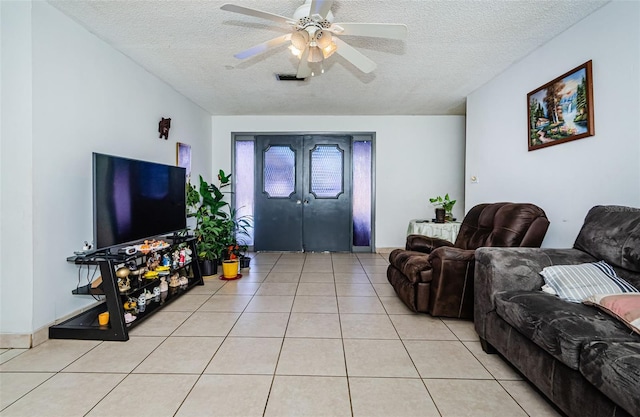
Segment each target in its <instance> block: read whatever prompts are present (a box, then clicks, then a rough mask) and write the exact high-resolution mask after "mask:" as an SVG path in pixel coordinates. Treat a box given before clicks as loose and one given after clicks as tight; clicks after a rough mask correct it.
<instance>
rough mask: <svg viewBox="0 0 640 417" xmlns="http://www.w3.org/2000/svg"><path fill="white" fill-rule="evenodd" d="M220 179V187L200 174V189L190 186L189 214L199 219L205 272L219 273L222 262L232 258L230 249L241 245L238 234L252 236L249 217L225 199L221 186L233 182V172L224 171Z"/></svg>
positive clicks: (200, 255) (197, 232) (200, 254)
mask: <svg viewBox="0 0 640 417" xmlns="http://www.w3.org/2000/svg"><path fill="white" fill-rule="evenodd" d="M218 181H219V186H216V185H214V184H209V183H207V182H206V181H205V180H204V179H203V178H202V176H200V187H199V190H196V189H195V187H193V186H192V185H191V184H189V185H188V188H187V205H188V207H189V216H191V217H195V219H196V225H195V228H194V234H195V236H196V238H197V241H198V244H197V245H198V259H199V260H200V261H201V263H202V267H203V270H204V272H203V275H213V274H216V273H217V266H218V264H219V263H221V262H222V261H223V260H225V259H227V258H228V257H229V253H228V252H229V251H228V248H229V247H230V246H235V245H237V242H236V240H237V238H236V236H237V235H245V236H249V233H248V228H249V227H251V223H250V219H249V218H248V217H247V216H242V217H238V216H237V212H236V210H235V209H231V208H230V206H229V203H228V202H227V201H224V196H225V195H224V193H223V192H222V191H221V189H222V188H224V187H228V186H229V185H231V174H229V175H227V174H225V172H224V171H223V170H220V171H219V172H218ZM208 268H211V269H208ZM205 272H211V273H210V274H207V273H205Z"/></svg>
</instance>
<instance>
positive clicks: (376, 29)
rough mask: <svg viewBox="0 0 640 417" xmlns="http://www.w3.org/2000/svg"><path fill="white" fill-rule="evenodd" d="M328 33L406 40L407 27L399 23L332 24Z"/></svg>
mask: <svg viewBox="0 0 640 417" xmlns="http://www.w3.org/2000/svg"><path fill="white" fill-rule="evenodd" d="M329 31H331V32H333V33H335V34H336V35H343V36H369V37H371V38H387V39H400V40H403V39H406V38H407V25H403V24H399V23H334V24H332V25H331V27H330V28H329Z"/></svg>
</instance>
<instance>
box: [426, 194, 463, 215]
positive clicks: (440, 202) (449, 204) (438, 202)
mask: <svg viewBox="0 0 640 417" xmlns="http://www.w3.org/2000/svg"><path fill="white" fill-rule="evenodd" d="M429 202H430V203H431V204H433V205H434V206H435V207H442V208H443V209H444V211H445V213H447V214H448V215H450V214H451V211H452V210H453V206H454V205H455V204H456V200H451V199H450V198H449V194H448V193H447V194H445V196H444V198H442V196H437V197H434V198H430V199H429Z"/></svg>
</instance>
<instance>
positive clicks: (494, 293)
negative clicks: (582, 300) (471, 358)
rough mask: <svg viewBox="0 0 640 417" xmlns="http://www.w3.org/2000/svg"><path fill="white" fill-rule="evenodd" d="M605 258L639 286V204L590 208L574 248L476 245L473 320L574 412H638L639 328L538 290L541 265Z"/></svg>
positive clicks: (494, 347) (488, 342)
mask: <svg viewBox="0 0 640 417" xmlns="http://www.w3.org/2000/svg"><path fill="white" fill-rule="evenodd" d="M600 260H605V261H606V262H607V263H609V265H611V266H613V267H614V269H615V271H616V273H617V275H618V276H619V277H621V278H623V279H625V280H626V281H628V282H629V283H631V284H632V285H634V286H635V287H636V288H640V209H638V208H631V207H620V206H596V207H594V208H592V209H591V210H590V211H589V213H588V214H587V216H586V219H585V221H584V225H583V226H582V229H581V231H580V233H579V235H578V237H577V239H576V241H575V244H574V247H573V248H571V249H544V248H543V249H529V248H480V249H478V250H477V251H476V270H475V299H474V323H475V328H476V331H477V332H478V335H479V336H480V339H481V342H482V345H483V349H484V350H485V351H486V352H489V353H493V352H495V351H497V352H499V353H500V354H501V355H502V356H503V357H504V358H505V359H506V360H508V361H509V362H510V363H511V364H513V365H514V366H515V367H516V368H517V369H518V370H519V371H520V372H521V373H522V374H523V375H524V376H525V377H526V378H527V379H529V380H530V381H531V382H532V383H533V384H534V385H535V386H536V387H537V388H538V389H539V390H540V391H541V392H542V393H544V394H545V395H546V396H547V397H548V398H549V399H550V400H551V401H552V402H553V403H554V404H556V405H557V407H558V408H559V409H561V410H562V411H564V412H565V413H567V414H568V415H569V416H580V417H588V416H593V417H602V416H629V415H631V416H636V417H640V335H638V334H637V333H634V332H633V331H632V330H631V329H630V328H629V327H627V326H625V324H624V323H622V322H621V321H619V320H617V319H616V318H614V317H612V316H610V315H608V314H606V313H604V312H602V311H600V310H598V309H597V308H595V307H593V306H588V305H584V304H576V303H570V302H567V301H563V300H561V299H560V298H558V297H556V296H554V295H550V294H547V293H545V292H542V291H541V287H542V285H543V284H544V280H543V278H542V276H541V275H540V274H539V273H540V271H542V269H543V268H544V267H547V266H551V265H576V264H581V263H587V262H596V261H600Z"/></svg>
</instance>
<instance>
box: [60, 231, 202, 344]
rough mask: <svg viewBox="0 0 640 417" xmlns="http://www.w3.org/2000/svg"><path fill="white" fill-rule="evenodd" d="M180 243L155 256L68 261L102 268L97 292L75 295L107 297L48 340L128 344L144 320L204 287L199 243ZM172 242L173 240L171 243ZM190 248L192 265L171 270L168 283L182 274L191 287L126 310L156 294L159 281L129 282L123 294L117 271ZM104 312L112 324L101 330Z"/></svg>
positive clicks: (86, 257)
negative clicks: (131, 332) (128, 319)
mask: <svg viewBox="0 0 640 417" xmlns="http://www.w3.org/2000/svg"><path fill="white" fill-rule="evenodd" d="M180 237H181V238H182V239H181V240H180V241H175V240H174V241H173V243H171V244H169V246H168V247H167V246H165V247H164V248H162V249H158V250H157V251H156V252H150V253H147V254H144V253H141V252H137V253H135V254H133V255H126V254H113V253H110V252H109V251H106V252H104V251H103V252H98V253H93V254H84V255H79V256H72V257H70V258H67V261H69V262H73V263H75V264H76V265H78V266H82V265H97V266H98V267H99V268H100V274H101V276H102V284H101V285H100V286H99V287H97V288H92V287H91V285H90V284H89V285H85V286H83V287H78V288H76V289H74V290H73V291H72V294H75V295H85V296H87V295H88V296H93V297H95V296H98V295H103V296H104V302H102V303H98V304H96V305H94V306H93V307H90V308H89V309H88V310H86V311H83V312H82V313H80V314H78V315H76V316H74V317H72V318H70V319H68V320H65V321H63V322H62V323H59V324H56V325H54V326H51V327H49V338H51V339H85V340H120V341H125V340H128V339H129V330H130V329H131V328H133V327H135V326H137V325H138V324H140V323H141V322H143V321H144V320H145V319H147V318H148V317H150V316H151V315H153V313H155V312H156V311H158V310H161V309H162V308H163V307H164V306H166V305H167V304H168V303H171V302H173V301H174V300H176V299H178V298H179V297H180V296H181V295H183V294H185V293H186V292H188V291H189V290H190V289H191V288H193V287H194V286H196V285H204V281H203V280H202V274H201V272H200V265H199V264H198V262H197V257H196V253H197V250H196V239H195V238H194V237H193V236H180ZM172 240H173V239H172ZM184 248H189V249H191V253H192V260H191V262H187V263H184V264H180V265H177V266H176V267H175V268H174V267H173V265H172V267H170V269H169V275H167V277H166V279H167V281H169V277H170V276H171V275H172V274H176V273H177V274H179V275H182V276H185V277H187V279H188V283H187V284H186V285H182V286H179V287H177V286H176V287H169V290H168V291H164V292H161V293H160V294H159V295H156V296H154V297H153V298H146V297H145V299H146V303H145V305H144V309H142V308H138V307H136V308H134V309H131V308H130V306H128V307H129V310H125V308H124V307H125V303H127V304H129V302H130V301H132V300H137V298H138V297H140V296H142V294H145V293H147V292H148V293H153V290H154V289H155V288H156V287H158V286H159V285H160V279H158V278H155V279H145V278H143V277H142V276H138V277H135V279H134V278H133V276H132V275H130V276H129V278H130V288H129V289H128V290H126V291H120V289H119V288H118V277H117V275H116V270H117V269H119V268H120V267H121V266H122V265H123V264H129V263H131V262H133V263H135V264H136V265H138V266H140V267H142V266H144V265H145V264H146V262H147V259H148V257H149V256H150V255H151V254H154V253H158V254H160V256H162V255H165V254H167V255H169V257H170V258H171V254H172V253H173V252H174V251H176V250H179V249H184ZM105 311H108V312H109V323H108V324H107V325H105V326H101V325H100V324H99V323H98V314H100V313H103V312H105ZM125 313H130V314H132V315H134V316H135V317H136V319H135V320H134V321H131V322H129V323H127V322H126V321H125Z"/></svg>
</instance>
